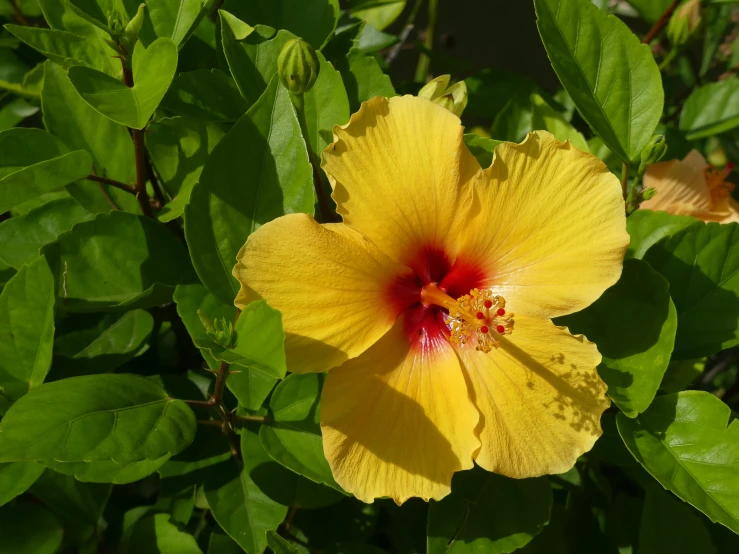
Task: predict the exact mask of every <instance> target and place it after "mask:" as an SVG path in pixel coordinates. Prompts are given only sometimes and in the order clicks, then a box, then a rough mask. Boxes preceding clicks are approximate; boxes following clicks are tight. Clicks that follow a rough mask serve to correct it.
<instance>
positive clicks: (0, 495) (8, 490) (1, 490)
mask: <svg viewBox="0 0 739 554" xmlns="http://www.w3.org/2000/svg"><path fill="white" fill-rule="evenodd" d="M43 472H44V466H42V465H41V464H37V463H36V462H11V463H7V464H0V506H2V505H4V504H7V503H8V502H10V501H11V500H13V499H14V498H15V497H16V496H18V495H20V494H23V493H24V492H26V491H27V490H28V487H30V486H31V485H33V484H34V482H36V479H38V478H39V477H41V474H42V473H43Z"/></svg>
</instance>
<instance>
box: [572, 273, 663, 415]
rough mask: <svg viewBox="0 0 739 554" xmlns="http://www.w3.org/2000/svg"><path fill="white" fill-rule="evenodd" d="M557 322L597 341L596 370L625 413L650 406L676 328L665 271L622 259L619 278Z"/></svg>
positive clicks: (609, 394)
mask: <svg viewBox="0 0 739 554" xmlns="http://www.w3.org/2000/svg"><path fill="white" fill-rule="evenodd" d="M557 324H558V325H566V326H567V327H569V329H570V332H571V333H573V334H577V335H580V334H584V335H585V336H586V337H587V338H588V340H591V341H593V342H594V343H595V344H597V345H598V351H599V352H600V353H601V354H602V355H603V361H602V362H601V364H600V365H599V366H598V373H599V375H600V377H601V378H602V379H603V381H605V383H606V385H608V393H607V394H608V396H609V397H610V398H611V400H613V401H614V402H615V403H616V405H617V406H618V407H619V408H620V409H621V411H622V412H623V413H624V414H626V415H627V416H629V417H635V416H636V415H638V414H639V413H641V412H643V411H644V410H646V409H647V408H648V407H649V404H650V403H651V402H652V400H653V399H654V395H655V394H656V393H657V389H658V388H659V385H660V383H661V382H662V376H663V375H664V373H665V370H666V369H667V364H668V363H669V361H670V354H671V353H672V349H673V347H674V345H675V333H676V332H677V313H676V311H675V306H674V304H673V303H672V300H671V299H670V291H669V285H668V283H667V281H666V280H665V279H664V277H662V276H661V275H660V274H659V273H657V272H656V271H654V270H653V269H652V268H651V267H649V264H647V263H645V262H643V261H641V260H627V261H626V262H625V263H624V268H623V273H622V274H621V278H620V279H619V281H618V283H616V284H615V285H613V286H612V287H611V288H609V289H608V290H606V291H605V292H604V293H603V295H602V296H601V297H600V298H599V299H598V300H596V301H595V303H593V304H591V305H590V306H589V307H587V308H585V309H584V310H582V311H580V312H578V313H576V314H572V315H568V316H565V317H561V318H558V320H557Z"/></svg>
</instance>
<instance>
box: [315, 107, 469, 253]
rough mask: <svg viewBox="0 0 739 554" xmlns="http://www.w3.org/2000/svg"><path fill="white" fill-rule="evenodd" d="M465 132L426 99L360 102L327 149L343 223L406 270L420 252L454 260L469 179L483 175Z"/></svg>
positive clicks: (327, 167)
mask: <svg viewBox="0 0 739 554" xmlns="http://www.w3.org/2000/svg"><path fill="white" fill-rule="evenodd" d="M463 132H464V130H463V128H462V126H461V124H460V121H459V118H458V117H457V116H455V115H453V114H452V113H451V112H449V111H448V110H446V109H444V108H442V107H441V106H439V105H437V104H434V103H432V102H429V101H428V100H426V99H425V98H417V97H414V96H403V97H395V98H390V99H388V98H382V97H376V98H373V99H372V100H369V101H368V102H365V103H364V104H362V107H361V108H360V110H359V111H358V112H357V113H356V114H354V115H353V116H352V118H351V121H350V122H349V123H348V124H347V125H345V126H343V127H338V126H337V127H334V140H335V142H334V143H333V144H331V145H329V146H328V147H326V149H325V150H324V151H323V169H324V170H325V171H326V174H327V175H328V177H329V180H330V181H331V185H332V187H333V190H334V191H333V198H334V200H335V201H336V204H337V211H338V213H339V214H341V216H342V217H343V219H344V223H346V224H347V225H349V226H350V227H351V228H353V229H355V230H357V231H359V232H360V233H362V235H364V236H365V237H367V238H368V239H369V240H371V241H372V242H374V243H375V244H376V245H377V246H378V247H380V248H381V249H382V251H383V252H385V253H386V254H388V255H389V256H391V257H392V258H394V259H395V260H398V261H400V262H402V263H404V264H406V265H412V263H413V258H414V257H415V256H416V255H417V254H418V252H419V251H420V250H422V249H423V248H437V249H442V250H445V251H446V253H447V255H449V256H451V257H452V258H453V244H450V238H451V242H453V238H454V237H456V235H457V232H458V229H459V225H460V223H461V220H462V219H463V217H464V214H465V209H464V208H465V207H466V206H468V204H469V200H470V195H469V187H468V186H467V181H468V180H469V179H470V177H471V176H472V175H474V174H475V173H476V172H478V171H480V166H479V164H478V163H477V160H475V158H474V157H473V156H472V154H470V152H469V151H468V150H467V147H466V146H464V143H463V141H462V135H463ZM447 245H449V246H447Z"/></svg>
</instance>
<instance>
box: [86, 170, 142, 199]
mask: <svg viewBox="0 0 739 554" xmlns="http://www.w3.org/2000/svg"><path fill="white" fill-rule="evenodd" d="M85 178H86V179H87V180H88V181H95V182H96V183H104V184H106V185H110V186H111V187H115V188H118V189H121V190H125V191H126V192H128V193H130V194H136V187H134V186H132V185H127V184H126V183H121V182H120V181H116V180H115V179H108V178H107V177H100V176H99V175H93V174H92V173H91V174H90V175H88V176H87V177H85Z"/></svg>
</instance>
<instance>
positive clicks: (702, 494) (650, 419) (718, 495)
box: [617, 391, 739, 533]
mask: <svg viewBox="0 0 739 554" xmlns="http://www.w3.org/2000/svg"><path fill="white" fill-rule="evenodd" d="M730 417H731V410H730V409H729V407H728V406H727V405H726V404H724V403H723V402H721V400H719V399H718V398H716V397H715V396H714V395H712V394H710V393H708V392H704V391H684V392H680V393H677V394H669V395H666V396H661V397H659V398H657V399H655V401H654V402H653V403H652V405H651V407H650V408H649V409H648V410H647V411H646V412H644V413H643V414H642V415H640V416H639V417H637V418H636V419H629V418H627V417H625V416H623V415H622V414H619V415H618V418H617V421H618V431H619V433H621V437H623V439H624V442H625V443H626V446H627V447H628V449H629V450H630V451H631V453H632V454H633V455H634V457H635V458H636V459H637V460H638V461H639V462H640V463H641V464H642V465H643V466H644V469H646V470H647V471H648V472H649V473H651V474H652V476H653V477H654V478H655V479H657V481H659V482H660V484H661V485H662V486H663V487H664V488H666V489H668V490H670V491H672V492H674V493H675V494H676V495H677V496H679V497H680V498H682V499H683V500H684V501H685V502H688V503H690V504H692V505H693V506H695V507H696V508H698V509H699V510H700V511H701V512H703V513H704V514H706V515H707V516H708V517H709V518H710V519H711V521H716V522H718V523H721V524H722V525H725V526H726V527H728V528H729V529H732V530H733V531H734V532H735V533H739V461H738V460H739V423H736V422H732V423H731V424H730V425H728V427H727V424H728V423H729V419H730Z"/></svg>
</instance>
